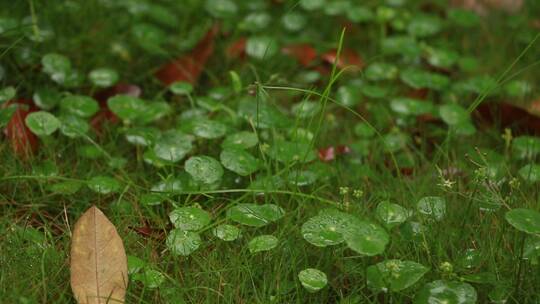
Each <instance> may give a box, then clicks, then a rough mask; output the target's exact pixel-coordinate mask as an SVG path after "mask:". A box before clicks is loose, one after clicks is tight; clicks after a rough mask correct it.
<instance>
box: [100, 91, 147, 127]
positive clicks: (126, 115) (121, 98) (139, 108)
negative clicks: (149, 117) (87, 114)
mask: <svg viewBox="0 0 540 304" xmlns="http://www.w3.org/2000/svg"><path fill="white" fill-rule="evenodd" d="M107 105H108V106H109V109H110V110H111V111H112V112H113V113H114V114H116V115H118V117H120V118H121V119H122V120H124V121H133V120H136V119H137V118H139V117H141V116H144V115H146V111H147V105H146V103H145V102H144V100H142V99H140V98H137V97H133V96H129V95H116V96H114V97H111V98H109V100H107Z"/></svg>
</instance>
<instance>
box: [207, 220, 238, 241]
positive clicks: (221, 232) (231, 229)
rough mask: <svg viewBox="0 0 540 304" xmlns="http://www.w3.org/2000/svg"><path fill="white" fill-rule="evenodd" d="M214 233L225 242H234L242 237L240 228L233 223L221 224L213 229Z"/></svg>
mask: <svg viewBox="0 0 540 304" xmlns="http://www.w3.org/2000/svg"><path fill="white" fill-rule="evenodd" d="M212 234H214V236H215V237H217V238H218V239H220V240H223V241H225V242H232V241H234V240H236V239H237V238H239V237H240V229H239V228H238V227H236V226H233V225H228V224H221V225H219V226H217V227H216V228H214V229H213V230H212Z"/></svg>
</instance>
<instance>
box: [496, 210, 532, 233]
mask: <svg viewBox="0 0 540 304" xmlns="http://www.w3.org/2000/svg"><path fill="white" fill-rule="evenodd" d="M504 217H505V219H506V221H507V222H508V223H509V224H510V225H512V226H513V227H514V228H516V229H517V230H519V231H522V232H526V233H531V234H540V212H538V211H534V210H530V209H525V208H517V209H513V210H510V211H508V212H506V214H505V216H504Z"/></svg>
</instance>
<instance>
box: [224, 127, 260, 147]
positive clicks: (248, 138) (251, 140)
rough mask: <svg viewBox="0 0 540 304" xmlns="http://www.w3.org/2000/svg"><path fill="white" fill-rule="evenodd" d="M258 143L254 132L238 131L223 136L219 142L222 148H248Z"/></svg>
mask: <svg viewBox="0 0 540 304" xmlns="http://www.w3.org/2000/svg"><path fill="white" fill-rule="evenodd" d="M258 143H259V138H258V137H257V134H256V133H253V132H248V131H240V132H238V133H234V134H231V135H228V136H227V137H225V139H224V140H223V142H222V143H221V147H222V148H223V149H249V148H252V147H255V146H256V145H257V144H258Z"/></svg>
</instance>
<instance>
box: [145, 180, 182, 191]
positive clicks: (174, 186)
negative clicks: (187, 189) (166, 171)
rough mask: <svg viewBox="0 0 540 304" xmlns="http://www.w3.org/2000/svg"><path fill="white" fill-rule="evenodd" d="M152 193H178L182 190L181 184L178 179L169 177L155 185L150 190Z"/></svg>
mask: <svg viewBox="0 0 540 304" xmlns="http://www.w3.org/2000/svg"><path fill="white" fill-rule="evenodd" d="M151 190H152V192H160V193H164V194H167V193H169V194H174V193H179V192H182V191H183V190H184V185H183V182H182V180H181V179H180V178H176V177H169V178H167V179H165V180H163V181H160V182H159V183H157V184H155V185H153V186H152V188H151Z"/></svg>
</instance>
